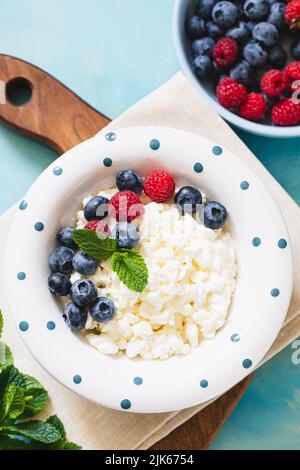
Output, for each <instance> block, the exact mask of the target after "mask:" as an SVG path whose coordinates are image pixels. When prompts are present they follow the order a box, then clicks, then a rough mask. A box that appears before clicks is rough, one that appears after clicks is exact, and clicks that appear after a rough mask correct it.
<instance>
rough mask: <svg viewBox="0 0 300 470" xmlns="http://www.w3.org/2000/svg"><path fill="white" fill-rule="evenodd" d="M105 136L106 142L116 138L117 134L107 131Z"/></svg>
mask: <svg viewBox="0 0 300 470" xmlns="http://www.w3.org/2000/svg"><path fill="white" fill-rule="evenodd" d="M105 138H106V140H108V142H113V141H114V140H116V138H117V136H116V134H115V133H114V132H108V133H107V134H106V136H105Z"/></svg>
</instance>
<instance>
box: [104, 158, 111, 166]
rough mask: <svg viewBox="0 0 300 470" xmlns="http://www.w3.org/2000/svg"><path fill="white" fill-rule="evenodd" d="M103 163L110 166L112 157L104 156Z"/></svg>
mask: <svg viewBox="0 0 300 470" xmlns="http://www.w3.org/2000/svg"><path fill="white" fill-rule="evenodd" d="M103 165H104V166H107V167H110V166H112V159H111V158H109V157H106V158H104V159H103Z"/></svg>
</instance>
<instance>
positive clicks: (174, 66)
mask: <svg viewBox="0 0 300 470" xmlns="http://www.w3.org/2000/svg"><path fill="white" fill-rule="evenodd" d="M0 6H1V17H0V23H1V27H0V51H1V52H3V53H7V54H12V55H15V56H18V57H21V58H23V59H26V60H28V61H30V62H32V63H34V64H36V65H39V66H40V67H42V68H44V69H45V70H47V71H49V72H50V73H51V74H52V75H54V76H56V77H57V78H58V79H60V80H61V81H62V82H64V83H65V84H66V85H67V86H69V87H70V88H71V89H73V90H74V91H75V92H76V93H78V94H79V95H80V96H82V98H83V99H85V100H86V101H88V102H89V103H91V104H92V105H93V106H95V107H96V108H97V109H99V110H100V111H102V112H103V113H104V114H106V115H108V116H109V117H111V118H114V117H116V116H118V115H119V114H120V113H121V112H123V111H125V110H126V109H127V108H128V106H130V105H132V104H133V103H135V102H136V101H137V100H138V99H139V98H142V97H143V96H144V95H146V94H147V93H149V92H151V91H152V90H154V89H155V88H156V87H157V86H159V85H160V84H162V83H163V82H165V81H166V80H167V79H168V78H169V77H171V76H172V74H173V73H175V72H176V71H177V70H178V68H179V66H178V62H177V58H176V56H175V52H174V48H173V44H172V37H171V16H172V7H173V0H86V1H83V0H76V1H74V0H47V1H46V0H45V1H43V2H42V1H40V0H12V1H10V2H7V1H5V0H0ZM238 134H239V135H240V137H241V138H242V139H243V140H244V141H245V142H246V144H247V145H248V146H249V147H250V148H251V149H252V150H253V151H254V153H255V154H256V155H257V156H258V158H259V159H260V160H261V161H262V162H263V164H264V165H265V166H266V167H267V168H268V169H269V171H270V172H271V173H272V174H273V175H274V177H275V178H277V179H278V181H279V182H280V183H281V184H282V185H283V186H284V188H285V189H286V190H287V191H288V192H289V193H290V195H291V196H292V197H293V198H294V199H295V201H296V202H297V203H298V204H299V203H300V147H299V146H300V138H299V139H293V140H271V139H267V138H262V137H257V136H254V135H250V134H247V133H245V132H240V131H238ZM55 157H56V154H55V153H54V152H52V151H51V150H49V149H47V148H46V147H44V146H42V145H40V144H38V143H35V142H33V141H31V140H29V139H27V138H25V137H23V136H21V135H17V134H15V133H14V132H13V131H10V130H8V129H6V128H4V127H1V126H0V184H1V186H0V188H1V189H0V194H1V197H0V212H4V210H5V209H7V208H8V207H10V206H11V205H12V204H13V203H14V202H16V201H17V200H18V199H20V198H21V197H22V196H23V194H24V193H25V192H26V190H27V189H28V188H29V186H30V185H31V183H32V182H33V181H34V179H35V178H36V177H37V176H38V175H39V174H40V173H41V171H42V170H43V169H44V168H45V167H46V166H47V165H48V164H49V163H51V162H52V161H53V159H54V158H55ZM266 216H267V215H266ZM292 353H293V349H292V348H291V347H287V348H286V349H285V350H284V351H283V352H282V353H281V354H279V355H278V356H277V357H276V358H275V359H273V360H272V361H270V362H269V363H268V364H267V365H265V366H264V367H262V368H261V369H260V370H259V371H258V372H257V373H256V374H255V377H254V380H253V382H252V384H251V386H250V387H249V389H248V390H247V392H246V394H245V396H244V398H243V399H242V400H241V402H240V403H239V405H238V406H237V408H236V409H235V411H234V412H233V414H232V415H231V417H230V418H229V420H228V421H227V423H226V424H225V426H224V427H223V429H222V431H221V432H220V433H219V435H218V436H217V438H216V440H215V441H214V443H213V445H212V446H211V448H212V449H265V448H267V449H300V390H299V387H300V375H299V373H300V365H298V366H297V365H295V364H293V363H292V360H291V357H292ZM296 356H297V354H296ZM299 358H300V354H299ZM296 359H297V357H296Z"/></svg>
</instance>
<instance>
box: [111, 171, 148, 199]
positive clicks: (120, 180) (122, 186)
mask: <svg viewBox="0 0 300 470" xmlns="http://www.w3.org/2000/svg"><path fill="white" fill-rule="evenodd" d="M117 188H118V189H119V190H120V191H125V190H128V191H133V192H134V193H137V194H141V192H142V191H143V180H142V178H141V177H140V176H139V175H138V174H137V173H135V172H134V171H132V170H122V171H120V172H119V173H118V175H117Z"/></svg>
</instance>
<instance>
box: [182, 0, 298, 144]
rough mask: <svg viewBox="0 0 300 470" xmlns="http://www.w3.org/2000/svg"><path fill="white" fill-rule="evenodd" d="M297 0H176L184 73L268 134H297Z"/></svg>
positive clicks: (248, 126) (231, 115)
mask: <svg viewBox="0 0 300 470" xmlns="http://www.w3.org/2000/svg"><path fill="white" fill-rule="evenodd" d="M299 28H300V1H299V0H290V1H287V2H286V1H276V0H275V1H274V0H246V1H235V0H232V1H227V0H225V1H218V0H191V1H189V0H176V3H175V8H174V16H173V36H174V42H175V47H176V51H177V55H178V58H179V62H180V65H181V67H182V70H183V72H184V74H185V75H186V76H187V77H188V78H189V79H190V80H191V81H192V83H193V84H194V86H195V87H196V88H197V89H198V90H199V91H200V92H201V93H202V94H203V95H204V96H205V97H206V98H207V99H208V100H209V101H210V102H211V104H212V105H213V106H214V107H215V108H216V110H217V111H218V113H219V114H220V115H221V116H222V117H223V118H224V119H226V120H227V121H229V122H231V123H232V124H234V125H236V126H238V127H239V128H241V129H245V130H247V131H250V132H252V133H255V134H260V135H264V136H269V137H296V136H299V135H300V99H299V96H300V29H299Z"/></svg>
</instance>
